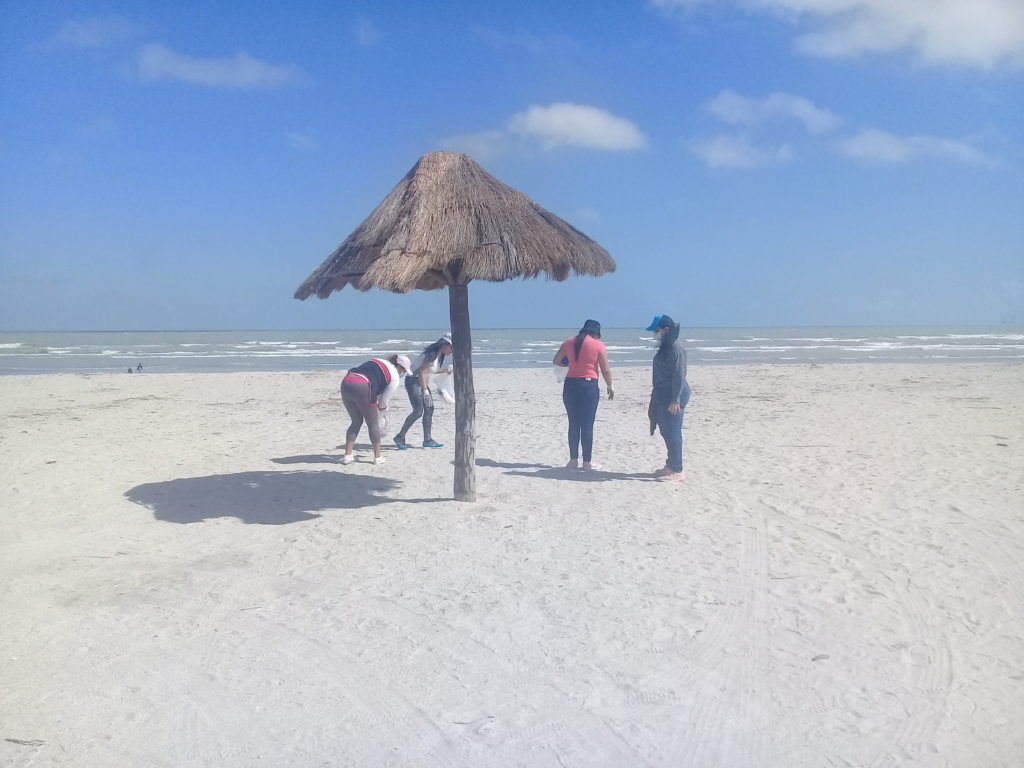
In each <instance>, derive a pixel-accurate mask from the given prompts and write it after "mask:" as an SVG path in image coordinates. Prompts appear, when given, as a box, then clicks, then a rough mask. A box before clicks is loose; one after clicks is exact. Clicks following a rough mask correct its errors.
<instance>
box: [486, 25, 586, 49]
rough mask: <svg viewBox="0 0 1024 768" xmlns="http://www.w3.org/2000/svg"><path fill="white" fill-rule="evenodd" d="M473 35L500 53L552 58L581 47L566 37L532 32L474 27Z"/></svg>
mask: <svg viewBox="0 0 1024 768" xmlns="http://www.w3.org/2000/svg"><path fill="white" fill-rule="evenodd" d="M473 33H474V34H475V35H476V36H477V37H478V38H480V39H481V40H482V41H483V42H484V43H486V44H487V45H489V46H490V47H491V48H494V49H495V50H499V51H506V50H511V51H517V52H518V51H525V52H527V53H530V54H533V55H536V56H552V55H556V54H559V53H565V52H569V51H573V50H576V49H577V48H578V47H579V46H578V45H577V43H576V41H575V40H573V39H572V38H571V37H567V36H565V35H535V34H533V33H531V32H523V31H517V32H504V31H502V30H498V29H492V28H490V27H482V26H474V27H473Z"/></svg>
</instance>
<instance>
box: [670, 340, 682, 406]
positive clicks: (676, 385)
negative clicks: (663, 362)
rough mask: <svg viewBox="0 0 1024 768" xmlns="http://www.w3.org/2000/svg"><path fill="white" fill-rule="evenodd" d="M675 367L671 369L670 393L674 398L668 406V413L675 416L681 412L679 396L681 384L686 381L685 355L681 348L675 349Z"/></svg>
mask: <svg viewBox="0 0 1024 768" xmlns="http://www.w3.org/2000/svg"><path fill="white" fill-rule="evenodd" d="M675 356H676V359H675V365H674V366H673V367H672V390H671V391H672V392H674V393H675V396H674V397H673V398H672V402H671V403H669V404H668V411H669V413H672V414H676V413H679V411H680V410H681V409H680V407H679V396H680V394H681V393H682V391H683V382H684V381H686V353H685V352H683V350H682V348H681V347H678V346H677V347H676V348H675Z"/></svg>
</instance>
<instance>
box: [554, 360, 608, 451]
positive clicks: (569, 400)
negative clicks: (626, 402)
mask: <svg viewBox="0 0 1024 768" xmlns="http://www.w3.org/2000/svg"><path fill="white" fill-rule="evenodd" d="M600 399H601V389H600V387H598V384H597V379H570V378H566V380H565V383H564V384H563V385H562V402H563V403H564V404H565V412H566V413H567V414H569V458H570V459H578V458H579V457H580V443H582V444H583V460H584V461H587V462H589V461H590V457H591V455H592V451H593V449H594V419H595V418H596V416H597V404H598V402H599V401H600Z"/></svg>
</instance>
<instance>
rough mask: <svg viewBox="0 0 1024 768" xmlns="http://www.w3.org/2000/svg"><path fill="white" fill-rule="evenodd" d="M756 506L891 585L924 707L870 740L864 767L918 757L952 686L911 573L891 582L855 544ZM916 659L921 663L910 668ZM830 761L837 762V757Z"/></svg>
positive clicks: (914, 689) (947, 656)
mask: <svg viewBox="0 0 1024 768" xmlns="http://www.w3.org/2000/svg"><path fill="white" fill-rule="evenodd" d="M760 503H761V504H762V506H763V507H764V508H765V509H766V510H768V511H769V512H770V513H771V515H772V517H773V518H774V519H775V520H777V521H778V522H779V523H780V527H781V528H782V529H783V531H784V532H785V529H786V528H788V529H789V535H791V536H793V537H794V538H795V539H796V540H797V541H799V538H800V536H801V535H803V536H806V537H807V538H810V539H812V540H814V541H816V542H818V543H819V544H824V545H825V546H826V547H829V548H830V549H832V550H834V551H836V552H838V553H839V554H840V555H842V556H843V557H845V558H846V559H847V560H849V561H850V562H851V563H855V564H857V565H859V566H860V567H861V569H862V570H864V571H866V572H872V573H877V574H878V575H879V576H880V577H882V578H885V579H886V580H887V581H888V583H889V584H890V585H891V586H892V588H893V592H894V593H895V596H896V598H897V599H896V602H897V604H898V606H899V608H900V610H901V612H902V613H903V614H904V617H905V619H906V622H907V624H908V625H909V627H910V630H911V632H912V633H913V635H914V643H913V644H912V646H911V648H910V649H909V653H910V654H911V656H910V658H911V663H910V664H909V665H907V666H909V669H910V683H911V685H910V686H909V687H910V689H911V690H910V693H912V694H917V693H920V694H923V695H924V697H925V699H926V703H925V705H924V706H923V707H922V708H920V709H919V710H918V711H916V712H913V713H911V714H909V715H908V716H907V717H906V718H905V719H903V720H902V721H900V722H899V723H894V724H892V725H890V726H889V727H887V728H886V730H885V732H884V733H882V734H879V735H878V736H877V737H874V738H873V739H872V742H873V744H874V748H873V750H872V753H871V754H870V755H869V756H868V757H867V758H866V759H865V760H864V761H863V764H864V765H868V766H871V768H881V767H882V766H886V765H894V764H898V763H899V762H900V761H901V760H903V759H904V757H905V756H906V755H911V756H915V757H916V756H921V755H922V754H924V752H925V751H926V749H927V748H928V747H929V746H932V745H933V742H934V738H935V734H936V733H937V732H938V729H939V726H940V724H941V723H942V720H943V717H944V716H945V711H946V700H947V698H948V696H949V692H950V690H951V688H952V685H953V675H952V660H951V653H950V649H949V645H948V644H947V643H946V642H945V638H944V637H943V635H942V632H941V631H940V630H938V629H936V628H935V624H934V622H933V621H932V620H931V614H930V613H929V606H928V603H927V601H925V600H923V599H921V597H920V596H919V595H918V593H917V590H916V589H915V588H914V586H913V584H912V583H911V579H910V574H909V572H907V573H905V574H904V575H903V578H893V577H891V576H889V575H888V574H887V573H885V571H884V570H882V569H881V568H879V567H877V564H876V563H874V562H873V560H872V558H871V556H870V554H869V553H867V552H865V551H863V550H862V549H860V548H858V547H857V546H856V545H853V544H850V543H848V542H847V541H845V540H844V539H841V538H839V537H838V536H836V535H835V534H833V533H831V532H829V531H826V530H824V529H822V528H819V527H817V526H815V525H813V524H812V523H807V522H803V521H800V520H796V519H795V518H793V517H791V516H790V515H787V514H786V513H785V512H783V511H782V510H780V509H779V508H778V507H776V506H774V505H772V504H770V503H768V502H766V501H764V500H763V499H762V500H761V502H760ZM869 566H870V567H869ZM915 649H916V656H915V655H914V653H915ZM915 659H917V660H921V661H922V662H923V663H914V660H915ZM890 742H892V743H894V746H895V750H894V749H891V748H890V747H889V743H890ZM830 757H834V758H837V759H839V758H840V756H839V755H832V756H830Z"/></svg>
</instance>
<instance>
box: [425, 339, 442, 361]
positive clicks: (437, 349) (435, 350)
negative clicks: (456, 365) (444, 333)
mask: <svg viewBox="0 0 1024 768" xmlns="http://www.w3.org/2000/svg"><path fill="white" fill-rule="evenodd" d="M447 343H448V342H447V341H446V340H445V339H438V340H437V341H435V342H434V343H433V344H431V345H430V346H429V347H427V348H426V349H424V350H423V364H424V365H430V364H431V363H432V362H434V361H435V360H437V367H438V368H443V367H444V354H443V353H442V352H441V347H443V346H444V345H445V344H447Z"/></svg>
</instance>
